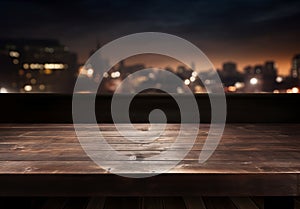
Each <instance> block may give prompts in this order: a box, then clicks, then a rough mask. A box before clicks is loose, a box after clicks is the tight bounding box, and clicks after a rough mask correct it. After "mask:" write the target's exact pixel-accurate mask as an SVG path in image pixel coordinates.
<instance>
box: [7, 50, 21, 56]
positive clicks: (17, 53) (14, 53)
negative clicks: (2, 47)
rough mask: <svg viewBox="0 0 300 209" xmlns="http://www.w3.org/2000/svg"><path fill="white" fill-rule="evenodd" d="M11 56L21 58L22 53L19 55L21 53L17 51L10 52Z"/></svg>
mask: <svg viewBox="0 0 300 209" xmlns="http://www.w3.org/2000/svg"><path fill="white" fill-rule="evenodd" d="M9 56H11V57H19V56H20V53H19V52H16V51H10V52H9Z"/></svg>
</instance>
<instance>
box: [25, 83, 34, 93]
mask: <svg viewBox="0 0 300 209" xmlns="http://www.w3.org/2000/svg"><path fill="white" fill-rule="evenodd" d="M24 90H25V91H27V92H29V91H32V86H31V85H25V86H24Z"/></svg>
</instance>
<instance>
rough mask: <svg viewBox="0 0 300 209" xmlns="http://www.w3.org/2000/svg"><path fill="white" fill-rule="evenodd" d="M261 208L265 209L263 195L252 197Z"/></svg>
mask: <svg viewBox="0 0 300 209" xmlns="http://www.w3.org/2000/svg"><path fill="white" fill-rule="evenodd" d="M251 199H252V200H253V202H254V203H255V204H256V206H257V207H258V208H259V209H265V200H264V198H263V197H251Z"/></svg>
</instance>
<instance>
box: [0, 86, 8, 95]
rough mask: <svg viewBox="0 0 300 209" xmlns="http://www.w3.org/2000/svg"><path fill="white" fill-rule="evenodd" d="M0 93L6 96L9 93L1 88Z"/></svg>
mask: <svg viewBox="0 0 300 209" xmlns="http://www.w3.org/2000/svg"><path fill="white" fill-rule="evenodd" d="M0 93H2V94H5V93H8V91H7V89H6V88H4V87H1V88H0Z"/></svg>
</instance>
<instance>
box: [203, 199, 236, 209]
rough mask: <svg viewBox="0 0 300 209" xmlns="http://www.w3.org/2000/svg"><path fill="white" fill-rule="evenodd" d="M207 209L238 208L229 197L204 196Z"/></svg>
mask: <svg viewBox="0 0 300 209" xmlns="http://www.w3.org/2000/svg"><path fill="white" fill-rule="evenodd" d="M203 199H204V203H205V205H206V207H207V209H237V208H236V207H235V205H234V204H233V203H232V202H231V200H230V199H229V198H228V197H204V198H203Z"/></svg>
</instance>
